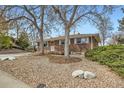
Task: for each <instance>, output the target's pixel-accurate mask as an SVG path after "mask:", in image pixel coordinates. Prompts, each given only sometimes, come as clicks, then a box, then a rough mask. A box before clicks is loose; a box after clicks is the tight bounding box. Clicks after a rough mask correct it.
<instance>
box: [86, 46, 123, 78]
mask: <svg viewBox="0 0 124 93" xmlns="http://www.w3.org/2000/svg"><path fill="white" fill-rule="evenodd" d="M85 56H86V58H88V59H90V60H92V61H97V62H99V63H100V64H104V65H107V66H109V67H110V68H111V69H112V70H114V71H115V72H116V73H118V74H119V75H120V76H122V77H123V78H124V45H110V46H101V47H97V48H94V49H93V50H89V51H87V52H86V53H85Z"/></svg>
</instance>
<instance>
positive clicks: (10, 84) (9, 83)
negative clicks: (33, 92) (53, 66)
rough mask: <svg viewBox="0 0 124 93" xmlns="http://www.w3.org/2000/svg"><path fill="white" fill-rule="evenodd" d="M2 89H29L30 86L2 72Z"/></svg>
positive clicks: (0, 83)
mask: <svg viewBox="0 0 124 93" xmlns="http://www.w3.org/2000/svg"><path fill="white" fill-rule="evenodd" d="M0 88H29V86H28V85H26V84H25V83H23V82H22V81H20V80H17V79H16V78H15V77H13V76H11V75H10V74H8V73H6V72H4V71H1V70H0Z"/></svg>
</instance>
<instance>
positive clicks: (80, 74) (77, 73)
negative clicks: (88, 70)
mask: <svg viewBox="0 0 124 93" xmlns="http://www.w3.org/2000/svg"><path fill="white" fill-rule="evenodd" d="M72 77H74V78H76V77H80V78H83V77H84V71H83V70H75V71H74V72H72Z"/></svg>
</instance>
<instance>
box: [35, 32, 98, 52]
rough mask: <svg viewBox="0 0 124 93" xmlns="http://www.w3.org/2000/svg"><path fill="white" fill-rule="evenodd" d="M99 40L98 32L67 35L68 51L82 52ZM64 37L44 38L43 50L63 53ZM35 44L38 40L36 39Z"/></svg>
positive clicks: (92, 46)
mask: <svg viewBox="0 0 124 93" xmlns="http://www.w3.org/2000/svg"><path fill="white" fill-rule="evenodd" d="M99 42H100V37H99V34H76V35H70V36H69V47H70V50H69V51H70V52H82V51H85V50H88V49H93V48H94V47H96V46H98V43H99ZM64 44H65V37H64V36H59V37H55V38H49V39H45V43H44V46H45V50H46V51H45V52H56V53H57V52H58V53H64ZM37 45H38V46H39V45H40V42H39V41H37Z"/></svg>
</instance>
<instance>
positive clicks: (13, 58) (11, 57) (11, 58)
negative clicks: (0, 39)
mask: <svg viewBox="0 0 124 93" xmlns="http://www.w3.org/2000/svg"><path fill="white" fill-rule="evenodd" d="M8 59H9V60H11V61H12V60H15V59H16V58H15V57H13V56H10V57H8Z"/></svg>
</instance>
